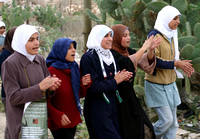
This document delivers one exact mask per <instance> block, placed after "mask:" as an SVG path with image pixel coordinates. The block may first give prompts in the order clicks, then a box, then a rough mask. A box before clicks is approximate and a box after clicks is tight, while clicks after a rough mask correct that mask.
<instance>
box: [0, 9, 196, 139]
mask: <svg viewBox="0 0 200 139" xmlns="http://www.w3.org/2000/svg"><path fill="white" fill-rule="evenodd" d="M180 16H181V14H180V12H179V11H178V10H177V9H176V8H174V7H172V6H166V7H164V8H163V9H162V10H161V11H160V12H159V13H158V16H157V19H156V22H155V26H154V29H153V30H152V31H150V33H149V34H148V39H147V40H146V41H145V42H144V44H143V46H142V47H141V48H140V49H139V50H138V51H137V52H136V51H135V50H134V49H132V48H130V47H129V45H130V41H131V37H130V35H129V28H128V27H127V26H125V25H122V24H116V25H113V26H112V27H111V28H109V27H108V26H106V25H96V26H94V27H93V28H92V30H91V32H90V34H89V36H88V40H87V44H86V45H87V48H88V50H87V52H86V53H85V54H83V56H82V58H81V61H80V66H79V65H78V64H77V62H76V61H75V54H76V48H77V43H76V41H74V40H72V39H70V38H59V39H57V40H56V41H55V42H54V44H53V46H52V49H51V52H50V53H49V55H48V57H47V58H46V60H45V59H44V58H43V57H42V56H40V55H39V54H38V49H39V36H40V34H39V32H38V31H37V30H36V29H35V28H34V27H33V26H31V25H26V24H23V25H20V26H18V27H14V28H12V29H10V30H9V31H8V32H7V34H6V38H5V43H4V47H3V52H2V54H1V57H0V58H1V59H0V60H1V63H0V64H1V77H2V81H3V87H2V89H4V92H5V95H6V97H5V98H6V99H5V102H6V103H5V107H6V117H7V128H6V129H7V130H5V138H6V139H17V138H19V137H21V138H23V136H21V135H20V134H21V132H22V130H23V128H22V117H23V113H24V112H25V109H26V108H27V105H26V104H27V103H28V104H30V102H31V103H32V102H44V101H43V100H44V99H43V98H45V100H46V102H44V103H47V108H48V127H49V129H50V130H51V132H52V135H53V137H54V138H55V139H61V138H64V139H73V138H74V136H75V133H76V128H77V125H78V124H79V123H81V118H80V115H81V114H82V111H81V105H80V98H82V97H85V101H84V109H83V115H84V118H85V121H86V125H87V129H88V132H89V136H90V138H91V139H104V138H106V139H133V138H136V139H155V138H156V139H161V138H163V139H175V136H176V130H177V128H178V123H177V116H176V107H177V106H178V105H179V104H180V97H179V93H178V90H177V87H176V83H175V81H176V77H182V74H181V73H180V72H178V71H177V69H178V68H179V69H182V70H183V72H184V73H186V75H187V76H191V75H192V73H193V72H194V69H193V67H192V64H191V63H190V62H191V61H188V60H180V59H179V51H178V34H177V27H178V24H179V23H180ZM146 51H147V52H146ZM2 57H4V58H3V59H2ZM137 67H139V68H141V69H142V70H144V71H145V72H146V75H145V94H146V95H145V96H146V101H147V105H148V106H149V107H154V108H156V111H157V113H158V121H157V122H156V123H155V124H153V125H152V123H151V121H150V120H149V118H148V116H147V115H146V113H145V111H144V110H143V108H142V106H141V105H140V103H139V101H138V98H137V97H136V94H135V92H134V89H133V83H134V77H135V75H136V71H137ZM33 121H34V123H37V121H36V120H35V119H33ZM44 122H45V124H47V121H44Z"/></svg>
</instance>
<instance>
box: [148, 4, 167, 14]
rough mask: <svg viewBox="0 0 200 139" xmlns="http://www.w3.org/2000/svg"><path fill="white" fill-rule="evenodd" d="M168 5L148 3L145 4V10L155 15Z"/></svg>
mask: <svg viewBox="0 0 200 139" xmlns="http://www.w3.org/2000/svg"><path fill="white" fill-rule="evenodd" d="M167 5H169V4H168V3H166V2H161V1H159V2H158V1H156V2H150V3H148V4H146V7H147V9H149V10H152V11H154V12H156V13H158V12H159V11H160V10H161V9H162V8H163V7H165V6H167Z"/></svg>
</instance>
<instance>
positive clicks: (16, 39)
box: [11, 24, 39, 61]
mask: <svg viewBox="0 0 200 139" xmlns="http://www.w3.org/2000/svg"><path fill="white" fill-rule="evenodd" d="M34 33H38V34H39V32H38V31H37V30H36V28H35V27H34V26H31V25H27V24H23V25H20V26H18V27H17V29H16V30H15V33H14V36H13V40H12V44H11V46H12V48H13V50H14V51H17V52H18V53H21V54H22V55H24V56H26V57H27V58H28V59H29V60H30V61H33V59H34V58H35V55H31V54H29V53H27V51H26V47H25V45H26V43H27V42H28V40H29V38H30V37H31V36H32V35H33V34H34Z"/></svg>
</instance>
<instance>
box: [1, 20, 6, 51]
mask: <svg viewBox="0 0 200 139" xmlns="http://www.w3.org/2000/svg"><path fill="white" fill-rule="evenodd" d="M5 30H6V25H5V23H4V22H3V21H0V52H1V51H2V47H3V44H4V40H5Z"/></svg>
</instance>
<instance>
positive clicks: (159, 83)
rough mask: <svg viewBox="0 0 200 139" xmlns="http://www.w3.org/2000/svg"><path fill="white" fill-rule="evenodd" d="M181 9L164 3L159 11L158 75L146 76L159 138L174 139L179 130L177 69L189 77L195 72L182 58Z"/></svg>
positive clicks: (178, 74)
mask: <svg viewBox="0 0 200 139" xmlns="http://www.w3.org/2000/svg"><path fill="white" fill-rule="evenodd" d="M180 16H181V14H180V12H179V11H178V10H177V9H176V8H175V7H172V6H165V7H164V8H163V9H161V11H160V12H159V13H158V16H157V19H156V22H155V26H154V28H155V29H154V30H152V31H150V33H149V35H151V34H153V32H155V30H156V31H157V32H159V33H157V34H156V35H155V38H157V37H162V38H163V39H162V42H161V43H160V45H159V46H158V47H157V48H156V49H155V55H156V57H157V65H156V67H157V68H156V72H155V73H156V74H154V75H150V74H146V75H145V79H146V81H145V96H146V102H147V105H148V106H149V107H153V108H155V109H156V112H157V114H158V118H159V120H158V121H157V122H156V123H155V124H154V130H155V134H156V138H157V139H161V138H163V139H175V138H176V131H177V129H178V122H177V115H176V110H177V106H178V105H179V104H180V103H181V100H180V97H179V92H178V89H177V86H176V82H175V81H176V77H178V78H183V76H182V74H181V73H180V72H178V71H177V70H176V68H180V69H182V70H183V71H184V72H185V73H186V74H187V75H188V76H191V74H192V73H193V72H194V68H193V67H192V64H191V63H190V61H187V60H183V61H181V60H179V51H178V32H177V27H178V25H179V23H180Z"/></svg>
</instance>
